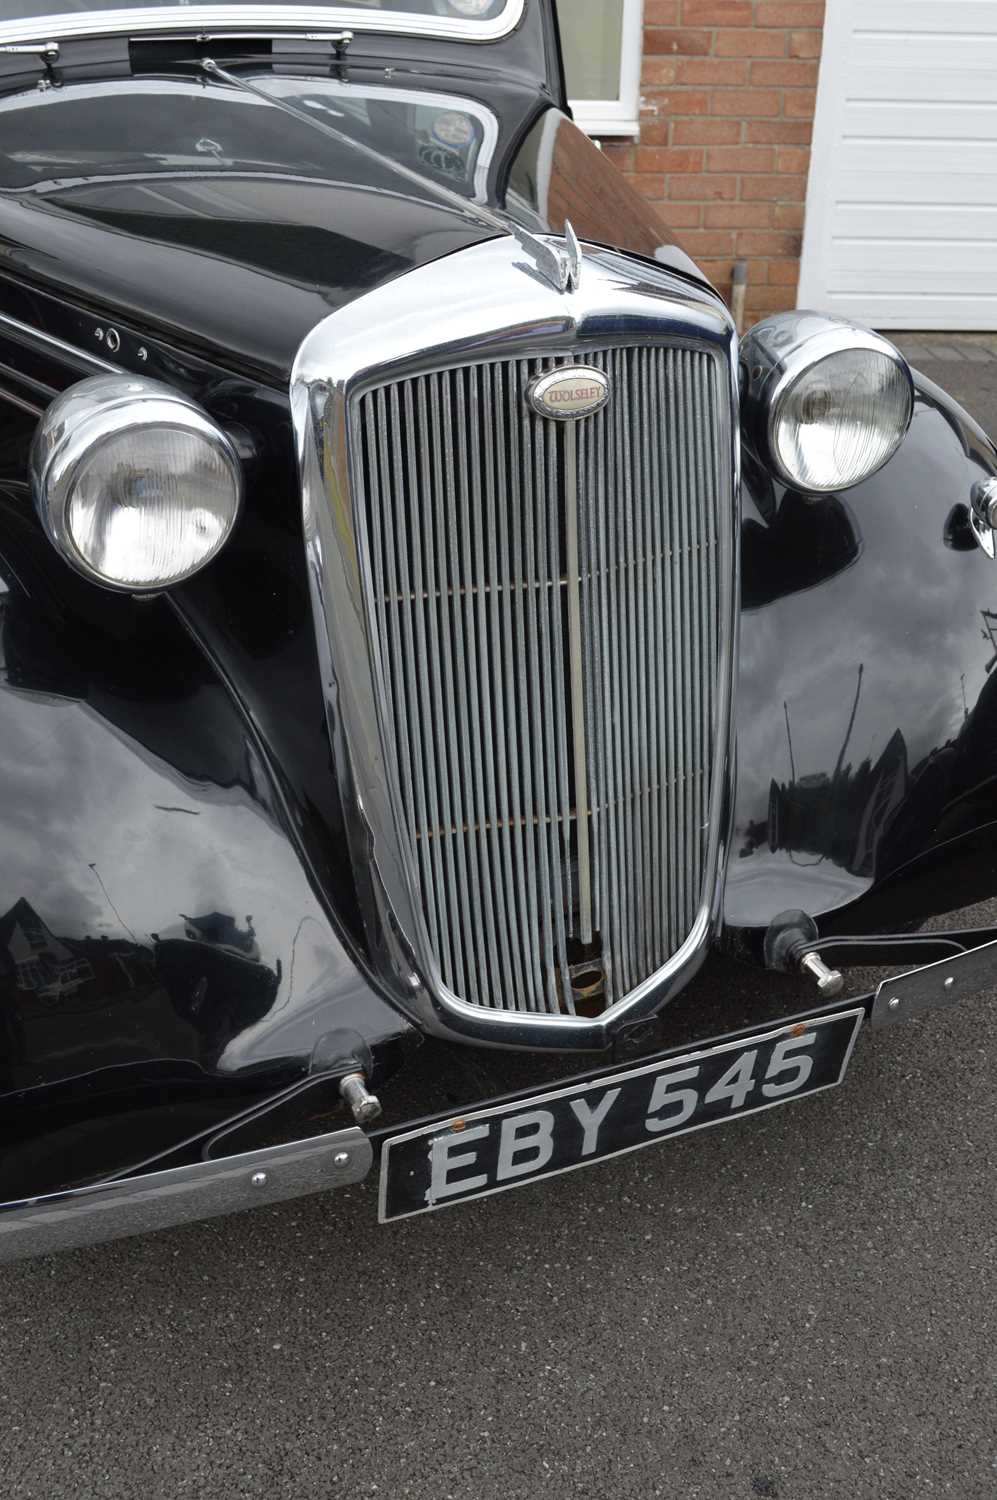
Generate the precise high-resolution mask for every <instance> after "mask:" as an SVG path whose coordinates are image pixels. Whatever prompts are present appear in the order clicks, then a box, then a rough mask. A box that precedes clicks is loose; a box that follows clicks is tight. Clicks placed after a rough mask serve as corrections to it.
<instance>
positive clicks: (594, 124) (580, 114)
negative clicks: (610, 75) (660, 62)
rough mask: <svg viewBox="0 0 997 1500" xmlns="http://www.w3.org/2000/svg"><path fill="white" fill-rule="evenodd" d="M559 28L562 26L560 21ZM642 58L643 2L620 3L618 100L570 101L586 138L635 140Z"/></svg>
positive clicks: (629, 1)
mask: <svg viewBox="0 0 997 1500" xmlns="http://www.w3.org/2000/svg"><path fill="white" fill-rule="evenodd" d="M569 5H570V0H569ZM561 24H562V26H563V25H564V22H563V20H562V22H561ZM643 55H644V0H623V33H622V36H621V40H620V97H619V98H618V99H572V100H571V109H572V113H573V114H574V117H575V120H576V122H577V124H578V125H580V126H581V128H582V130H584V131H585V132H586V133H587V134H588V135H628V136H635V137H636V136H638V135H639V134H640V71H641V62H642V59H643Z"/></svg>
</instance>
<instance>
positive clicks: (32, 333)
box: [0, 313, 125, 375]
mask: <svg viewBox="0 0 997 1500" xmlns="http://www.w3.org/2000/svg"><path fill="white" fill-rule="evenodd" d="M3 333H7V334H9V335H10V337H11V338H12V339H15V340H16V341H17V342H18V343H19V344H27V345H28V346H29V348H30V347H37V348H40V349H42V350H44V351H45V352H46V353H47V354H58V355H59V356H60V357H61V358H63V359H70V360H72V361H73V362H74V364H78V365H82V366H83V368H84V369H85V370H88V371H89V372H90V373H91V374H93V375H123V374H124V373H125V372H124V369H123V368H122V366H121V365H114V364H112V363H111V361H110V360H109V359H101V357H100V355H99V354H91V353H90V352H89V350H87V349H77V348H76V346H75V345H74V344H67V343H66V342H65V340H64V339H59V338H56V337H55V335H54V334H52V333H43V332H42V330H41V329H40V328H32V327H31V325H30V324H29V323H22V322H21V321H20V319H19V318H12V317H10V316H9V314H7V313H0V334H3Z"/></svg>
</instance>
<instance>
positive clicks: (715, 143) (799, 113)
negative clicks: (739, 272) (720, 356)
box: [604, 0, 824, 325]
mask: <svg viewBox="0 0 997 1500" xmlns="http://www.w3.org/2000/svg"><path fill="white" fill-rule="evenodd" d="M823 23H824V4H823V0H645V13H644V67H643V82H642V85H641V87H642V92H643V94H644V97H645V100H646V102H647V103H648V104H650V105H655V106H657V114H656V115H655V114H653V113H645V114H644V116H643V119H642V123H641V135H640V140H639V142H637V143H636V144H627V145H621V144H619V143H615V144H614V143H611V142H609V141H607V142H606V143H605V148H604V149H605V150H606V153H607V155H608V156H609V157H610V159H611V160H613V161H615V162H616V164H617V166H619V167H621V168H622V169H623V171H624V172H625V173H626V174H627V176H628V177H629V178H630V181H631V182H632V183H633V184H634V186H635V187H637V188H638V189H639V191H640V192H641V193H643V194H644V195H645V197H647V198H648V199H650V201H651V202H652V203H654V204H657V205H660V210H661V213H662V216H663V218H664V219H665V222H666V223H667V224H668V225H669V227H670V228H672V229H673V230H674V231H675V232H676V234H677V235H678V237H679V239H680V240H681V242H682V243H683V245H684V246H685V247H686V249H687V250H688V251H689V253H690V255H692V256H693V257H694V258H695V259H696V260H697V261H698V262H699V264H700V265H702V266H703V267H704V269H705V270H706V271H707V272H708V273H709V274H710V276H711V278H712V280H713V281H714V282H715V283H716V284H717V286H719V288H720V289H721V291H723V292H724V294H725V295H729V292H730V279H731V269H732V267H733V264H734V262H735V261H736V260H744V261H746V262H747V266H748V289H747V298H746V319H745V321H746V325H748V324H750V323H752V322H755V321H757V319H758V318H759V317H762V316H764V315H765V313H767V312H778V311H781V310H783V309H785V308H791V307H794V306H795V304H796V285H797V281H798V278H799V261H800V243H801V230H802V228H803V204H804V198H805V196H806V188H807V168H808V166H809V163H810V136H811V129H812V122H813V114H814V96H815V91H816V86H817V69H818V65H819V59H820V49H821V40H822V29H823Z"/></svg>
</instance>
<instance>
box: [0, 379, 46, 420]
mask: <svg viewBox="0 0 997 1500" xmlns="http://www.w3.org/2000/svg"><path fill="white" fill-rule="evenodd" d="M0 401H8V402H9V403H10V405H11V406H16V407H18V408H19V410H20V411H26V412H27V413H28V414H29V416H32V417H40V416H42V415H43V413H44V411H45V408H44V407H43V406H36V405H35V403H34V402H33V401H26V400H25V399H24V397H23V396H15V395H14V392H13V391H8V390H7V389H6V388H5V387H4V386H2V385H0Z"/></svg>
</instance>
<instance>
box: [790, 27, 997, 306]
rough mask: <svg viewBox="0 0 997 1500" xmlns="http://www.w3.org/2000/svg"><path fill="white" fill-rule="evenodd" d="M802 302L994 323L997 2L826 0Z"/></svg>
mask: <svg viewBox="0 0 997 1500" xmlns="http://www.w3.org/2000/svg"><path fill="white" fill-rule="evenodd" d="M799 306H801V307H821V308H824V309H826V310H827V311H829V312H839V313H843V314H846V315H847V316H850V317H854V318H857V319H859V320H860V321H861V322H864V323H868V324H871V325H872V326H873V327H877V328H943V329H955V328H967V329H980V330H982V329H987V330H993V329H997V0H828V6H827V19H826V22H825V32H824V55H823V58H822V61H821V70H820V87H819V90H818V95H817V117H816V120H815V124H814V146H813V154H812V156H811V162H810V183H809V191H808V195H807V217H806V225H805V230H804V237H803V265H802V268H801V277H800V293H799Z"/></svg>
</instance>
